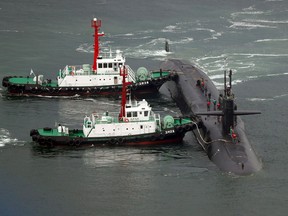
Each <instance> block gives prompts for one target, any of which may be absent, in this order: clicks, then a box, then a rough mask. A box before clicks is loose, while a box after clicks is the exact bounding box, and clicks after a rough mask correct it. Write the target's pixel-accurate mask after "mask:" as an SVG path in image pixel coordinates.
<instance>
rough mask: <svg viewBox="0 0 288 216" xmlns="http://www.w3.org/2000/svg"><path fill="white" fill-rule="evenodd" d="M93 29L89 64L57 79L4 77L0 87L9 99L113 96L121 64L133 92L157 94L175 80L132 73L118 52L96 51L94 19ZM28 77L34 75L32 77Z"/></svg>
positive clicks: (165, 75) (67, 68)
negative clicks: (166, 84) (164, 85)
mask: <svg viewBox="0 0 288 216" xmlns="http://www.w3.org/2000/svg"><path fill="white" fill-rule="evenodd" d="M91 27H92V28H93V29H94V56H93V62H92V64H81V65H66V66H65V67H64V69H62V70H59V72H58V75H57V79H55V80H50V79H44V78H43V77H44V76H43V75H35V74H34V72H33V73H31V74H30V76H27V77H21V76H18V77H17V76H6V77H4V78H3V80H2V85H3V86H4V87H6V88H7V93H8V95H9V96H75V95H78V96H97V95H107V94H110V95H117V94H119V93H120V92H121V86H122V77H121V75H120V68H121V67H123V65H125V67H126V68H127V70H128V77H127V80H128V81H129V82H130V87H131V88H132V89H133V90H134V91H135V92H136V93H137V92H139V93H151V92H155V91H157V90H158V89H159V88H160V87H161V85H162V84H163V83H164V82H166V81H167V80H172V79H175V78H176V77H177V74H176V73H175V72H171V71H162V70H161V69H160V70H159V71H148V70H147V69H146V68H144V67H139V68H138V69H137V71H136V72H135V71H133V70H132V69H131V68H130V67H129V66H128V65H127V64H126V63H125V61H126V59H125V57H124V55H123V53H122V52H121V51H120V50H116V51H115V52H112V50H111V49H109V50H108V51H103V50H101V49H100V43H99V38H100V37H102V36H104V33H103V32H101V33H100V32H99V30H100V27H101V20H98V19H96V18H94V19H93V20H92V22H91ZM31 75H34V76H33V77H32V76H31Z"/></svg>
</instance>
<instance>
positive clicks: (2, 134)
mask: <svg viewBox="0 0 288 216" xmlns="http://www.w3.org/2000/svg"><path fill="white" fill-rule="evenodd" d="M8 143H13V144H14V145H15V143H19V141H18V140H17V139H16V138H14V139H13V138H11V135H10V133H9V131H8V130H7V129H4V128H0V147H4V146H5V145H6V144H8Z"/></svg>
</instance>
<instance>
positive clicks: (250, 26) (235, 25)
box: [229, 21, 277, 29]
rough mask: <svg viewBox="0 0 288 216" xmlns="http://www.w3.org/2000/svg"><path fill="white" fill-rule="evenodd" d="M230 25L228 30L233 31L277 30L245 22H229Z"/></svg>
mask: <svg viewBox="0 0 288 216" xmlns="http://www.w3.org/2000/svg"><path fill="white" fill-rule="evenodd" d="M230 23H232V25H230V26H229V28H234V29H243V28H244V29H245V28H246V29H256V28H277V27H276V26H271V25H262V24H255V23H249V22H245V21H242V22H241V21H230Z"/></svg>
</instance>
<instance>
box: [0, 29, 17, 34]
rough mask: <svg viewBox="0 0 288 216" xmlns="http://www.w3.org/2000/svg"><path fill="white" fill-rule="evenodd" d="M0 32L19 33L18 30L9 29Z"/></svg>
mask: <svg viewBox="0 0 288 216" xmlns="http://www.w3.org/2000/svg"><path fill="white" fill-rule="evenodd" d="M0 32H15V33H17V32H19V31H18V30H11V29H0Z"/></svg>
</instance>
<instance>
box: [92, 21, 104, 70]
mask: <svg viewBox="0 0 288 216" xmlns="http://www.w3.org/2000/svg"><path fill="white" fill-rule="evenodd" d="M91 27H92V28H94V58H93V66H92V70H93V72H94V73H96V71H97V59H98V57H99V37H102V36H104V32H101V33H99V29H100V27H101V20H97V18H94V19H93V20H92V21H91Z"/></svg>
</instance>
